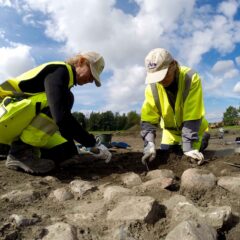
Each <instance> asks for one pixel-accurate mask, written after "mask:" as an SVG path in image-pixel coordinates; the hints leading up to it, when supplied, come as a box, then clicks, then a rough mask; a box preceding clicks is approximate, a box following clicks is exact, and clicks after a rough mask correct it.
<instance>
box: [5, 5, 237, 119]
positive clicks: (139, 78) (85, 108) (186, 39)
mask: <svg viewBox="0 0 240 240" xmlns="http://www.w3.org/2000/svg"><path fill="white" fill-rule="evenodd" d="M239 7H240V0H225V1H220V0H214V1H213V0H211V1H210V0H201V1H200V0H198V1H195V0H168V1H166V0H88V1H83V0H68V1H66V0H58V1H53V0H0V57H1V61H0V82H3V81H4V80H5V79H7V78H10V77H14V76H17V75H19V74H21V73H22V72H23V71H26V70H28V69H30V68H32V67H34V66H37V65H38V64H41V63H43V62H46V61H54V60H65V59H67V58H68V57H70V56H72V55H74V54H76V53H79V52H85V51H97V52H99V53H101V54H102V55H103V56H104V58H105V62H106V67H105V70H104V73H103V74H102V79H103V81H102V82H103V84H102V87H101V88H96V87H95V86H94V85H93V84H88V85H85V86H81V87H76V88H74V89H73V91H74V94H75V104H74V109H73V110H74V111H81V112H84V113H89V112H91V111H106V110H111V111H113V112H120V113H123V112H129V111H131V110H135V111H137V112H140V109H141V104H142V102H143V100H144V88H145V84H144V81H145V76H146V72H145V69H144V58H145V56H146V55H147V53H148V52H149V51H150V50H151V49H153V48H157V47H162V48H166V49H168V50H169V51H170V52H171V53H172V55H173V56H174V58H175V59H177V60H178V61H179V63H180V64H182V65H186V66H189V67H192V68H194V69H195V70H197V71H198V72H199V74H200V75H201V78H202V83H203V89H204V100H205V108H206V117H207V119H208V120H209V121H210V122H214V121H221V119H222V116H223V112H225V110H226V108H227V107H228V106H230V105H231V106H234V107H239V105H240V77H239V76H240V8H239Z"/></svg>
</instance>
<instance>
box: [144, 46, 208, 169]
mask: <svg viewBox="0 0 240 240" xmlns="http://www.w3.org/2000/svg"><path fill="white" fill-rule="evenodd" d="M145 67H146V70H147V77H146V84H147V86H146V89H145V101H144V103H143V105H142V110H141V136H142V138H143V140H144V151H143V154H144V155H143V157H142V162H143V163H144V164H145V163H146V161H152V160H153V159H155V157H156V146H155V138H156V129H157V126H158V125H159V124H160V126H161V128H162V140H161V146H160V148H161V149H163V150H174V149H182V151H183V153H184V154H185V155H186V156H188V157H190V158H192V159H194V160H196V161H197V162H198V164H199V165H200V164H202V163H203V161H204V156H203V154H202V151H203V150H204V149H205V148H206V147H207V145H208V140H209V138H210V135H209V134H208V133H207V130H208V122H207V120H206V119H205V117H204V116H205V109H204V102H203V93H202V84H201V79H200V76H199V74H198V73H197V72H195V71H193V70H192V69H190V68H188V67H185V66H179V64H178V62H177V61H176V60H175V59H174V58H173V57H172V55H171V54H170V53H169V52H168V51H167V50H166V49H163V48H156V49H153V50H151V51H150V52H149V53H148V55H147V56H146V58H145Z"/></svg>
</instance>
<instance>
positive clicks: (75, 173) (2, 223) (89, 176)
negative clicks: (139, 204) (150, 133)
mask: <svg viewBox="0 0 240 240" xmlns="http://www.w3.org/2000/svg"><path fill="white" fill-rule="evenodd" d="M235 138H236V134H235V133H234V134H228V135H226V136H225V137H224V139H218V138H217V137H216V138H211V139H210V143H209V147H208V150H207V151H206V152H205V159H206V160H207V162H205V164H203V165H202V166H197V165H196V163H192V162H190V161H189V159H187V158H185V157H182V154H181V152H179V153H168V152H164V151H160V150H158V155H157V159H156V160H155V161H154V162H153V163H151V164H149V166H148V167H149V170H154V169H170V170H172V171H173V172H174V174H175V175H176V177H177V178H176V183H175V184H174V185H173V186H171V188H170V189H167V190H166V189H163V190H161V191H156V190H155V189H152V190H151V191H148V192H144V193H141V192H139V193H136V194H138V195H147V196H151V197H153V198H155V199H156V200H157V201H159V202H160V203H161V202H162V201H163V200H165V199H167V198H169V197H170V196H172V194H175V193H180V188H179V186H180V178H181V175H182V173H183V172H184V171H185V170H186V169H188V168H192V167H196V168H201V169H207V170H209V171H211V172H212V173H213V174H214V175H215V176H216V177H220V176H239V175H240V168H237V167H233V166H230V165H228V164H226V162H229V163H238V164H240V154H239V153H235V152H234V149H235V148H237V147H240V145H237V144H236V143H235V142H234V140H235ZM112 141H115V142H126V143H128V144H129V145H130V146H131V149H111V151H112V153H113V159H112V161H111V162H110V163H109V164H106V163H104V162H103V161H100V160H97V161H96V160H92V159H86V160H84V161H82V162H81V163H80V164H78V165H74V166H72V167H65V168H57V169H56V170H55V171H54V172H52V173H51V174H48V176H53V177H55V178H56V180H54V181H47V180H46V178H45V176H34V175H29V174H25V173H23V172H16V171H12V170H9V169H6V168H5V166H4V163H5V161H4V160H0V196H1V195H3V194H6V193H8V192H10V191H12V190H16V187H17V189H18V190H24V189H28V188H29V187H31V188H34V189H35V190H36V191H37V194H38V195H39V196H38V197H37V198H35V200H33V201H30V202H29V201H27V202H25V201H7V200H5V199H1V200H0V239H41V238H42V236H44V230H43V229H44V228H45V227H46V226H49V225H51V224H52V223H54V222H59V221H62V222H67V223H70V224H73V225H75V226H77V231H78V236H80V238H79V239H86V240H90V239H94V240H95V239H105V238H104V237H103V236H105V234H106V233H108V232H110V231H112V229H111V226H110V225H109V223H108V222H107V221H106V220H105V218H106V213H107V211H108V210H109V208H111V206H109V205H107V204H104V200H103V196H102V193H101V191H94V192H91V193H90V194H86V195H85V196H84V197H83V198H81V199H75V200H74V201H72V200H71V201H66V202H61V203H56V201H53V200H52V199H51V198H49V194H50V193H51V192H52V191H53V190H55V189H57V188H61V187H65V186H67V185H68V184H69V183H70V182H71V181H73V180H76V179H82V180H87V181H91V182H93V183H94V184H96V185H98V186H100V188H101V186H106V185H110V184H115V185H122V182H121V175H122V174H124V173H127V172H135V173H137V174H139V176H140V177H141V179H143V180H144V179H145V176H146V174H147V168H146V166H144V165H142V163H141V157H142V152H141V151H142V147H143V142H142V140H141V138H140V137H139V134H138V133H129V134H120V133H118V134H115V135H114V136H113V139H112ZM191 200H192V201H193V202H194V204H195V205H196V206H199V207H205V206H208V205H209V204H211V205H213V206H224V205H228V206H231V208H232V211H233V212H234V213H235V219H234V220H233V221H232V222H231V223H229V224H228V225H227V226H226V227H225V228H224V229H221V230H220V231H219V232H218V234H219V237H218V238H219V239H227V240H230V239H231V240H238V239H240V223H239V217H238V216H239V215H240V199H239V196H237V195H235V194H232V193H230V192H228V191H226V190H225V189H223V188H221V187H219V186H217V187H216V188H215V189H214V190H213V191H211V192H207V193H204V194H202V195H200V196H199V194H198V195H196V196H194V194H193V195H191ZM95 202H97V203H98V204H99V207H100V208H101V211H102V214H100V215H99V217H97V218H96V219H95V221H93V222H92V223H89V222H87V221H86V222H84V221H83V222H82V223H81V224H77V223H76V222H74V223H72V222H71V220H69V219H66V217H65V210H66V209H69V207H72V209H74V207H77V206H79V205H81V204H83V206H84V204H85V203H95ZM69 205H72V206H69ZM12 214H18V215H24V216H28V217H35V218H37V219H38V221H37V222H36V223H35V224H33V225H30V226H26V227H16V226H15V225H14V224H12V222H11V220H10V216H11V215H12ZM161 215H162V216H161V218H160V220H159V221H157V222H156V223H155V224H154V225H151V224H146V223H141V222H134V223H130V224H126V225H121V227H122V228H123V229H122V230H123V231H124V228H127V229H128V236H131V238H130V237H129V238H124V237H122V238H121V239H122V240H124V239H145V240H155V239H156V240H157V239H164V237H165V236H166V235H167V233H168V232H169V219H168V216H167V213H166V211H165V210H164V209H162V213H161ZM120 231H121V229H120ZM117 239H118V238H117Z"/></svg>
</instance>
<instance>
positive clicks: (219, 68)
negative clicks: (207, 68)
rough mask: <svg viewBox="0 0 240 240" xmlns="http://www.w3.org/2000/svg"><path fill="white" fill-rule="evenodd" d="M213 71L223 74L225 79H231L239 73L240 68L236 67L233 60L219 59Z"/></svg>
mask: <svg viewBox="0 0 240 240" xmlns="http://www.w3.org/2000/svg"><path fill="white" fill-rule="evenodd" d="M211 71H212V73H213V74H216V75H221V77H222V78H224V79H230V78H234V77H237V76H238V75H239V70H238V69H236V68H235V65H234V62H233V61H232V60H225V61H218V62H216V63H215V65H214V66H213V67H212V70H211Z"/></svg>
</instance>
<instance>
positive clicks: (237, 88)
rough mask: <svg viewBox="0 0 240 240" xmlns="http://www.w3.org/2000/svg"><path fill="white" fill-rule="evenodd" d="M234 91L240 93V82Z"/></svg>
mask: <svg viewBox="0 0 240 240" xmlns="http://www.w3.org/2000/svg"><path fill="white" fill-rule="evenodd" d="M233 91H234V92H235V93H240V82H237V83H236V85H235V86H234V88H233Z"/></svg>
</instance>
